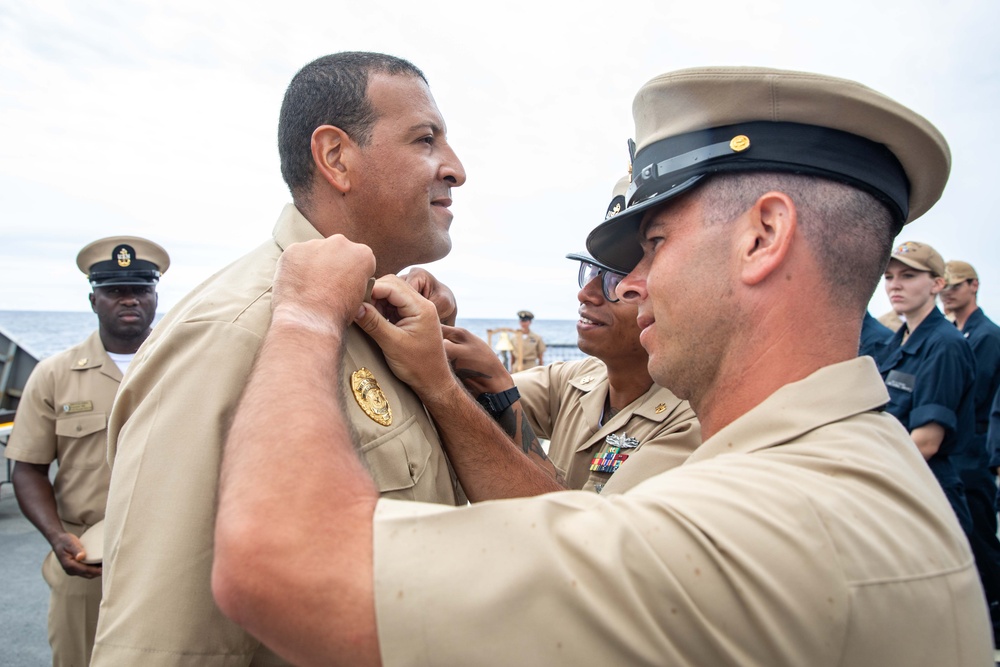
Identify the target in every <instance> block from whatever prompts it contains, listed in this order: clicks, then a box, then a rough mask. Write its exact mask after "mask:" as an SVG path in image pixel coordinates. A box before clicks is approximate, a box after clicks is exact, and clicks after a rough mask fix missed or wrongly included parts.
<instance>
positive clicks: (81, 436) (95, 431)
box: [56, 412, 108, 470]
mask: <svg viewBox="0 0 1000 667" xmlns="http://www.w3.org/2000/svg"><path fill="white" fill-rule="evenodd" d="M107 428H108V416H107V414H106V413H104V412H89V413H87V414H85V415H73V416H70V417H63V418H62V419H57V420H56V437H57V438H58V439H59V466H60V467H62V468H80V469H86V470H92V469H94V468H99V467H101V466H102V465H104V462H105V461H106V460H107V455H108V447H107V435H106V434H105V431H107Z"/></svg>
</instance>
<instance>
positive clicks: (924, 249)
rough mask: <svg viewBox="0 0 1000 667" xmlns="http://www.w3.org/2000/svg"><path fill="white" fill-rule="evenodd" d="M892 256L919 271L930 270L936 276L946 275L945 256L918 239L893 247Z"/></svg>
mask: <svg viewBox="0 0 1000 667" xmlns="http://www.w3.org/2000/svg"><path fill="white" fill-rule="evenodd" d="M892 258H893V259H898V260H899V261H900V262H902V263H903V264H906V265H907V266H908V267H910V268H912V269H916V270H917V271H930V272H931V274H932V275H934V276H935V277H942V278H943V277H944V274H945V266H944V257H942V256H941V253H939V252H938V251H937V250H935V249H934V248H932V247H930V246H929V245H927V244H926V243H920V242H918V241H906V242H904V243H900V244H899V245H898V246H896V247H895V249H893V251H892Z"/></svg>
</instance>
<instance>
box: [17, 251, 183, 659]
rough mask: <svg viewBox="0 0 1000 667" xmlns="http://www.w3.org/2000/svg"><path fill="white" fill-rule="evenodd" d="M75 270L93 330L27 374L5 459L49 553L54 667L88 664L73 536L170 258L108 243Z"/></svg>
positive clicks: (86, 254) (96, 566)
mask: <svg viewBox="0 0 1000 667" xmlns="http://www.w3.org/2000/svg"><path fill="white" fill-rule="evenodd" d="M76 263H77V266H79V267H80V270H81V271H82V272H83V273H84V275H86V276H88V278H89V280H90V284H91V286H92V287H93V293H92V294H91V295H90V306H91V308H92V309H93V311H94V312H95V313H97V322H98V327H97V331H95V332H94V333H92V334H91V335H90V336H89V337H88V338H87V339H86V340H85V341H83V342H82V343H80V344H79V345H76V346H74V347H71V348H70V349H68V350H66V351H64V352H61V353H59V354H57V355H54V356H52V357H49V358H48V359H44V360H42V361H41V362H40V363H39V364H38V366H36V367H35V370H34V372H32V374H31V377H30V378H29V379H28V383H27V386H26V387H25V389H24V394H23V397H22V399H21V402H20V404H19V405H18V409H17V415H16V417H15V419H14V430H13V432H12V433H11V436H10V443H9V445H8V446H7V452H6V455H7V458H9V459H12V460H14V461H17V463H16V464H15V466H14V472H13V482H14V491H15V493H16V495H17V502H18V504H19V505H20V506H21V511H22V512H24V515H25V516H26V517H27V518H28V520H30V521H31V522H32V523H33V524H34V525H35V527H36V528H38V530H39V531H40V532H41V533H42V535H44V536H45V539H47V540H48V541H49V544H51V545H52V551H51V552H50V553H49V555H48V556H47V557H46V558H45V562H44V563H43V565H42V576H44V577H45V581H46V582H47V583H48V584H49V588H50V589H51V591H52V592H51V596H50V598H49V644H50V645H51V646H52V664H53V665H57V666H64V665H65V666H71V665H77V666H79V665H87V664H89V663H90V654H91V651H92V650H93V647H94V632H95V630H96V629H97V611H98V608H99V606H100V604H101V559H100V554H99V553H93V552H91V553H88V552H87V549H86V548H84V545H83V544H81V542H80V536H81V535H83V533H84V532H86V531H87V530H88V529H89V528H91V527H92V526H94V525H95V524H99V523H100V522H101V521H102V520H103V519H104V505H105V503H106V502H107V498H108V483H109V481H110V477H111V471H110V469H109V468H108V464H107V436H108V433H107V426H108V414H109V413H110V412H111V406H112V404H113V403H114V400H115V393H116V392H117V391H118V384H119V383H120V382H121V379H122V374H123V373H124V372H125V369H126V368H127V367H128V365H129V362H130V361H131V360H132V357H133V356H135V351H136V350H138V349H139V346H140V345H141V344H142V342H143V341H144V340H146V337H147V336H149V333H150V331H151V329H150V325H151V324H152V322H153V318H154V317H155V315H156V302H157V296H156V284H157V282H158V281H159V279H160V275H161V274H162V273H163V272H165V271H166V270H167V267H168V266H169V265H170V258H169V257H168V256H167V253H166V251H164V250H163V248H161V247H160V246H158V245H156V244H155V243H153V242H152V241H147V240H146V239H141V238H137V237H134V236H114V237H111V238H105V239H100V240H99V241H94V242H93V243H91V244H89V245H87V246H86V247H85V248H84V249H83V250H81V251H80V253H79V255H77V260H76ZM53 461H58V471H57V472H56V476H55V484H54V485H53V484H52V483H51V482H50V481H49V467H50V466H51V464H52V462H53Z"/></svg>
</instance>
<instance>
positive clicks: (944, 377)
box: [879, 308, 977, 535]
mask: <svg viewBox="0 0 1000 667" xmlns="http://www.w3.org/2000/svg"><path fill="white" fill-rule="evenodd" d="M905 331H906V328H905V327H903V328H901V329H900V330H899V331H897V332H896V333H895V334H893V336H892V338H890V339H889V343H888V345H887V346H886V348H885V350H884V353H883V355H882V359H881V360H879V372H880V373H881V374H882V379H883V380H885V384H886V387H887V388H888V390H889V404H888V405H887V406H886V411H887V412H889V413H890V414H892V415H894V416H895V417H896V418H897V419H899V421H900V422H902V424H903V426H904V427H906V430H908V431H910V432H912V431H913V430H914V429H916V428H919V427H920V426H924V425H925V424H929V423H931V422H935V423H937V424H940V425H941V426H943V427H944V430H945V434H944V440H942V442H941V447H940V448H939V449H938V451H937V453H936V454H934V456H932V457H931V458H930V459H929V460H928V461H927V464H928V465H929V466H930V468H931V471H932V472H933V473H934V476H935V477H936V478H937V480H938V482H939V483H940V484H941V488H942V489H944V492H945V495H946V496H948V500H949V501H950V502H951V506H952V507H953V508H954V509H955V514H956V515H957V516H958V520H959V523H961V524H962V528H963V529H965V532H966V534H967V535H971V534H972V517H971V515H970V513H969V506H968V504H967V502H966V500H965V492H964V489H963V486H962V480H961V477H960V476H959V469H960V467H965V466H968V465H970V464H971V462H972V461H973V460H975V459H976V458H977V457H976V454H975V451H974V449H973V447H974V445H973V437H972V436H973V431H974V426H975V409H974V403H973V396H974V390H975V380H976V361H975V358H974V357H973V355H972V348H971V347H970V346H969V344H968V343H967V342H966V341H965V339H964V338H963V337H962V334H961V333H959V331H958V329H956V328H955V326H954V325H953V324H952V323H951V322H949V321H948V320H946V319H945V318H944V315H942V314H941V311H939V310H938V309H937V308H934V309H933V310H931V312H930V314H928V315H927V317H926V318H924V320H923V321H922V322H921V323H920V325H919V326H918V327H917V328H916V330H915V331H913V332H912V333H911V334H910V337H909V338H908V339H907V340H906V343H905V344H904V343H903V334H904V333H905Z"/></svg>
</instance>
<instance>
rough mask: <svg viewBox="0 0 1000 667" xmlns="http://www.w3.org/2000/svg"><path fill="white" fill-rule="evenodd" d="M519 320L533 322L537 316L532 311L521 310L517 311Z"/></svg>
mask: <svg viewBox="0 0 1000 667" xmlns="http://www.w3.org/2000/svg"><path fill="white" fill-rule="evenodd" d="M517 319H519V320H533V319H535V315H534V313H532V312H531V311H530V310H519V311H517Z"/></svg>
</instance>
